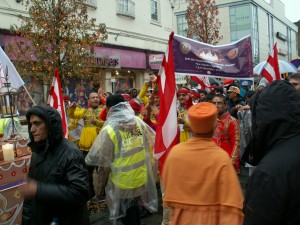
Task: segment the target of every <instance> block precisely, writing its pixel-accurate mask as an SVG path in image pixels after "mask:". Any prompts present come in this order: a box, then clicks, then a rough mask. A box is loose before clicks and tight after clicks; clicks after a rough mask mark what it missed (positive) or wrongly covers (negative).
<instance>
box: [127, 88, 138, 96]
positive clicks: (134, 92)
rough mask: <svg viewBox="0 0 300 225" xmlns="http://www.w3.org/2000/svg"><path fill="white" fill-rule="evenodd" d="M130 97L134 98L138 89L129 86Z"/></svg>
mask: <svg viewBox="0 0 300 225" xmlns="http://www.w3.org/2000/svg"><path fill="white" fill-rule="evenodd" d="M129 93H130V95H131V98H136V97H137V96H138V91H137V89H136V88H131V89H130V91H129Z"/></svg>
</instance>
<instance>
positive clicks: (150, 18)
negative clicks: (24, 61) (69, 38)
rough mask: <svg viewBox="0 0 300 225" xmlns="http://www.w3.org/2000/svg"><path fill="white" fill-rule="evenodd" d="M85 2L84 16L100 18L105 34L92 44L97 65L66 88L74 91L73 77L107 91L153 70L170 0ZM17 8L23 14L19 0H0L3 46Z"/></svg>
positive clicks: (139, 82)
mask: <svg viewBox="0 0 300 225" xmlns="http://www.w3.org/2000/svg"><path fill="white" fill-rule="evenodd" d="M56 1H58V0H56ZM85 4H86V5H87V6H88V15H89V17H90V18H96V21H97V23H105V24H106V27H107V34H108V39H107V40H106V41H105V42H104V44H103V45H102V46H99V47H96V49H95V52H96V53H95V60H96V62H97V65H98V67H97V68H95V69H94V73H93V74H87V75H86V81H82V80H80V81H76V82H74V80H71V81H69V82H70V83H69V86H70V87H69V88H67V90H66V92H67V94H68V95H72V94H74V93H72V92H74V91H75V92H76V90H75V88H76V87H75V86H76V85H79V83H80V84H82V85H81V86H85V87H84V88H85V89H88V88H89V86H90V85H95V83H98V84H99V86H101V87H103V89H104V90H106V91H109V92H115V91H116V90H119V89H121V90H129V89H130V88H132V87H136V88H141V87H142V86H143V84H144V82H146V81H147V80H148V79H149V73H150V72H152V71H158V69H159V65H158V64H157V63H156V64H153V63H155V62H157V61H159V60H161V58H162V57H163V53H164V52H165V51H166V47H167V41H168V38H169V34H170V33H171V31H172V27H173V24H172V18H173V11H172V7H171V3H170V2H169V1H168V0H138V1H137V0H111V1H107V2H105V3H104V1H98V0H86V1H85ZM19 14H22V15H24V16H26V15H28V14H27V10H26V9H25V7H24V5H23V4H22V0H11V1H7V0H0V17H1V23H0V45H1V46H2V47H4V49H5V46H6V45H7V44H8V43H9V42H10V41H11V39H12V38H11V36H10V34H9V29H10V26H11V25H13V24H17V25H19V24H20V21H19V20H18V18H17V15H19ZM73 83H75V84H73ZM74 85H75V86H74ZM44 89H45V87H44ZM80 89H81V90H82V89H83V88H82V87H80ZM44 92H46V91H45V90H44ZM75 94H76V95H77V96H76V97H77V98H80V97H81V95H83V93H82V92H80V93H79V92H78V93H75ZM45 95H46V94H45ZM74 96H75V95H74ZM74 96H73V97H74ZM86 97H87V96H86V93H85V98H86ZM44 100H45V99H44Z"/></svg>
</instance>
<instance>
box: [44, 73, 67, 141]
mask: <svg viewBox="0 0 300 225" xmlns="http://www.w3.org/2000/svg"><path fill="white" fill-rule="evenodd" d="M48 102H49V105H50V106H52V107H53V108H54V109H56V110H57V111H58V112H59V114H60V116H61V119H62V126H63V129H64V137H65V138H68V123H67V116H66V111H65V103H64V98H63V94H62V89H61V85H60V79H59V76H58V69H57V68H56V69H55V73H54V77H53V81H52V85H51V88H50V93H49V100H48Z"/></svg>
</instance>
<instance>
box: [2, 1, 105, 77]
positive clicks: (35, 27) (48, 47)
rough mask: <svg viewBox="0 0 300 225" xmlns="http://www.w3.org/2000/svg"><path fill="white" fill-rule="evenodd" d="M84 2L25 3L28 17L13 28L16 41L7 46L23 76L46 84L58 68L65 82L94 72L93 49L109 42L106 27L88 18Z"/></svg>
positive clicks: (23, 17)
mask: <svg viewBox="0 0 300 225" xmlns="http://www.w3.org/2000/svg"><path fill="white" fill-rule="evenodd" d="M83 3H84V0H25V3H24V4H25V5H26V8H27V9H28V13H29V16H28V17H25V16H21V15H20V16H19V18H20V19H21V25H20V26H19V27H18V26H17V25H13V26H11V31H12V33H13V34H15V41H13V42H12V43H11V44H10V45H9V46H8V47H7V53H8V55H9V56H10V58H11V59H12V60H13V61H14V65H15V66H16V67H17V69H18V71H19V73H20V74H21V76H35V77H38V78H40V79H42V80H43V81H45V82H49V81H51V80H52V78H53V74H54V70H55V68H58V69H59V74H60V76H61V79H62V81H63V79H64V78H68V77H84V76H87V75H89V74H90V73H91V70H92V68H93V65H94V64H95V61H94V47H95V46H100V45H101V43H102V42H103V41H105V40H106V39H107V34H106V25H105V24H96V19H94V18H91V19H89V18H88V14H87V6H86V5H84V4H83Z"/></svg>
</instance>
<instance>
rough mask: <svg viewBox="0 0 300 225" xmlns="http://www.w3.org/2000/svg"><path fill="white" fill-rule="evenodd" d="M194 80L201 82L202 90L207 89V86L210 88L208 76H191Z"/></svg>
mask: <svg viewBox="0 0 300 225" xmlns="http://www.w3.org/2000/svg"><path fill="white" fill-rule="evenodd" d="M191 78H192V80H194V81H195V82H197V83H198V84H200V86H201V88H200V89H201V90H205V89H206V88H210V83H209V79H208V77H207V76H203V75H197V76H191Z"/></svg>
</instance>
